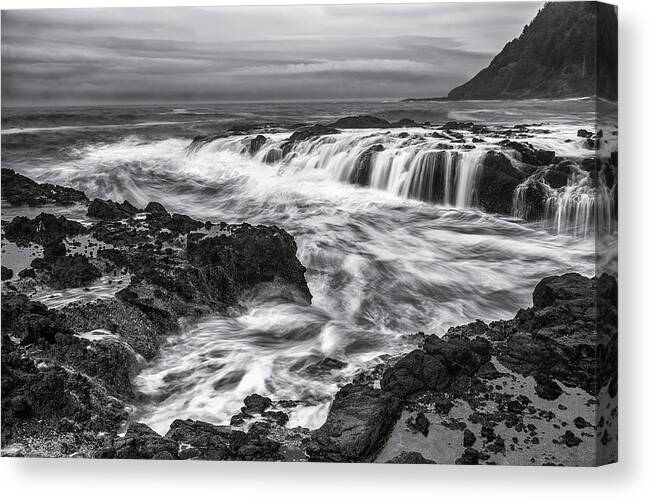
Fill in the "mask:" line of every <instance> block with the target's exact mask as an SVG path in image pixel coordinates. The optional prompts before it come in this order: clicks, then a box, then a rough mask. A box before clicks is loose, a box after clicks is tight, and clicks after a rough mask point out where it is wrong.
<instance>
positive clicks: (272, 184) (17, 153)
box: [1, 2, 618, 466]
mask: <svg viewBox="0 0 651 500" xmlns="http://www.w3.org/2000/svg"><path fill="white" fill-rule="evenodd" d="M617 76H618V70H617V11H616V8H615V7H614V6H612V5H609V4H605V3H597V2H548V3H542V2H521V3H519V2H516V3H513V2H508V3H506V2H505V3H500V2H494V3H492V2H488V3H486V2H484V3H465V2H464V3H454V2H450V3H442V2H435V3H429V4H393V5H392V4H385V5H372V4H365V5H364V4H357V5H323V6H319V5H305V6H300V5H293V6H266V7H259V6H258V7H244V6H242V7H237V6H236V7H214V8H206V7H175V8H171V7H159V8H154V7H152V8H106V9H41V10H5V11H3V12H2V184H1V187H2V328H1V330H2V366H1V368H2V448H1V450H2V455H3V456H4V457H52V458H56V457H79V458H95V459H99V458H101V459H154V460H162V459H167V460H186V459H194V460H238V461H284V462H374V463H382V464H458V465H473V464H496V465H534V466H537V465H555V466H595V465H603V464H608V463H612V462H615V461H616V460H617V336H618V333H617V233H618V229H617V228H618V222H617V220H618V218H617V204H618V202H617V178H618V175H617V172H618V147H617V142H618V126H617Z"/></svg>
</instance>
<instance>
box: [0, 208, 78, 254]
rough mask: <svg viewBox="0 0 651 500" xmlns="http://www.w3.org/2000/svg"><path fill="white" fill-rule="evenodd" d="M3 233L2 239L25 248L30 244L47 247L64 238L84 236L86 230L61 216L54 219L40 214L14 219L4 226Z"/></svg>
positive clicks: (50, 215)
mask: <svg viewBox="0 0 651 500" xmlns="http://www.w3.org/2000/svg"><path fill="white" fill-rule="evenodd" d="M4 232H5V234H4V237H5V238H6V239H7V240H9V241H12V242H14V243H16V244H17V245H21V246H27V245H29V244H30V243H37V244H39V245H47V244H50V243H53V242H55V241H61V240H62V239H64V238H66V237H71V236H76V235H78V234H84V233H85V232H86V228H85V227H84V226H83V225H82V224H80V223H78V222H75V221H72V220H68V219H66V218H65V217H63V216H60V217H56V216H55V215H52V214H46V213H42V214H40V215H37V216H36V217H34V218H33V219H30V218H28V217H22V216H19V217H14V219H13V220H12V221H11V222H9V223H8V224H6V225H5V226H4Z"/></svg>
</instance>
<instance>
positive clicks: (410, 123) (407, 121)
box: [391, 118, 419, 127]
mask: <svg viewBox="0 0 651 500" xmlns="http://www.w3.org/2000/svg"><path fill="white" fill-rule="evenodd" d="M391 126H392V127H418V126H419V125H418V123H416V122H415V121H414V120H412V119H411V118H401V119H400V120H398V121H397V122H393V123H391Z"/></svg>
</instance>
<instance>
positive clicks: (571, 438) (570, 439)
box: [559, 431, 583, 448]
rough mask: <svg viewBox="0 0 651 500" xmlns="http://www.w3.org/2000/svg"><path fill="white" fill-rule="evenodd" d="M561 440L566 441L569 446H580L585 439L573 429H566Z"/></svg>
mask: <svg viewBox="0 0 651 500" xmlns="http://www.w3.org/2000/svg"><path fill="white" fill-rule="evenodd" d="M559 441H560V442H561V443H564V444H565V445H566V446H567V447H568V448H572V447H574V446H579V445H580V444H581V443H582V442H583V440H582V439H581V438H579V437H577V436H576V435H575V434H574V433H573V432H572V431H565V434H563V435H562V436H561V438H560V440H559Z"/></svg>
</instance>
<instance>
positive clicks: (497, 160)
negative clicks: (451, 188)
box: [477, 151, 524, 214]
mask: <svg viewBox="0 0 651 500" xmlns="http://www.w3.org/2000/svg"><path fill="white" fill-rule="evenodd" d="M523 179H524V175H523V174H522V172H520V171H519V170H518V169H517V168H515V167H513V165H511V162H510V161H509V159H508V158H507V157H506V156H504V155H503V154H502V153H497V152H495V151H489V152H488V153H486V155H485V156H484V159H483V162H482V167H481V174H480V178H479V182H478V184H477V201H478V203H479V206H480V207H481V208H483V209H484V210H486V211H488V212H493V213H500V214H510V213H511V208H512V206H513V191H515V188H516V187H517V186H518V184H520V183H521V182H522V180H523Z"/></svg>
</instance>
